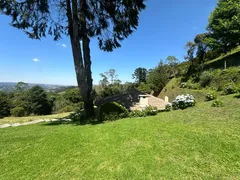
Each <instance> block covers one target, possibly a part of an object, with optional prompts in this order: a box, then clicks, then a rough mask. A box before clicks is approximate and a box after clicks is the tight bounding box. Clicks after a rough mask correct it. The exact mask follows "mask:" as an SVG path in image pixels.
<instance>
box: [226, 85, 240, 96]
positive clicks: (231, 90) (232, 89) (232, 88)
mask: <svg viewBox="0 0 240 180" xmlns="http://www.w3.org/2000/svg"><path fill="white" fill-rule="evenodd" d="M224 92H225V94H234V93H237V87H236V85H234V84H229V85H226V86H225V89H224Z"/></svg>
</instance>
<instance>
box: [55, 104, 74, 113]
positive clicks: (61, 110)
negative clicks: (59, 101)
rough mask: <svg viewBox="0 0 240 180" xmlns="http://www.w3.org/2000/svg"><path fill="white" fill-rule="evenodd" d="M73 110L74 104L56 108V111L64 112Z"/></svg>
mask: <svg viewBox="0 0 240 180" xmlns="http://www.w3.org/2000/svg"><path fill="white" fill-rule="evenodd" d="M74 110H75V107H74V106H71V105H67V106H65V107H63V108H61V109H59V110H58V113H64V112H73V111H74Z"/></svg>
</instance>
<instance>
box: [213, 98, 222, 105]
mask: <svg viewBox="0 0 240 180" xmlns="http://www.w3.org/2000/svg"><path fill="white" fill-rule="evenodd" d="M223 105H224V103H223V101H222V100H219V99H216V100H215V101H213V102H212V107H223Z"/></svg>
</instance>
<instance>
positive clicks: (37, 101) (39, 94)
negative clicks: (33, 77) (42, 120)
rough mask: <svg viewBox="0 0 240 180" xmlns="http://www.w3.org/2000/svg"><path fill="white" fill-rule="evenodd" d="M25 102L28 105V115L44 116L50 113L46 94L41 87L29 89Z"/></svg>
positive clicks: (50, 109)
mask: <svg viewBox="0 0 240 180" xmlns="http://www.w3.org/2000/svg"><path fill="white" fill-rule="evenodd" d="M26 101H27V103H28V107H27V111H28V113H29V114H31V113H33V114H36V115H46V114H50V113H51V111H52V108H51V105H50V103H49V101H48V98H47V94H46V92H45V91H44V89H43V88H42V87H41V86H33V87H32V88H31V89H29V91H28V92H27V98H26Z"/></svg>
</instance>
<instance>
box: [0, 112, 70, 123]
mask: <svg viewBox="0 0 240 180" xmlns="http://www.w3.org/2000/svg"><path fill="white" fill-rule="evenodd" d="M69 114H70V113H60V114H51V115H46V116H27V117H5V118H3V119H0V125H1V124H7V123H9V124H13V123H23V122H28V121H33V120H39V119H60V118H64V117H66V116H68V115H69Z"/></svg>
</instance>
